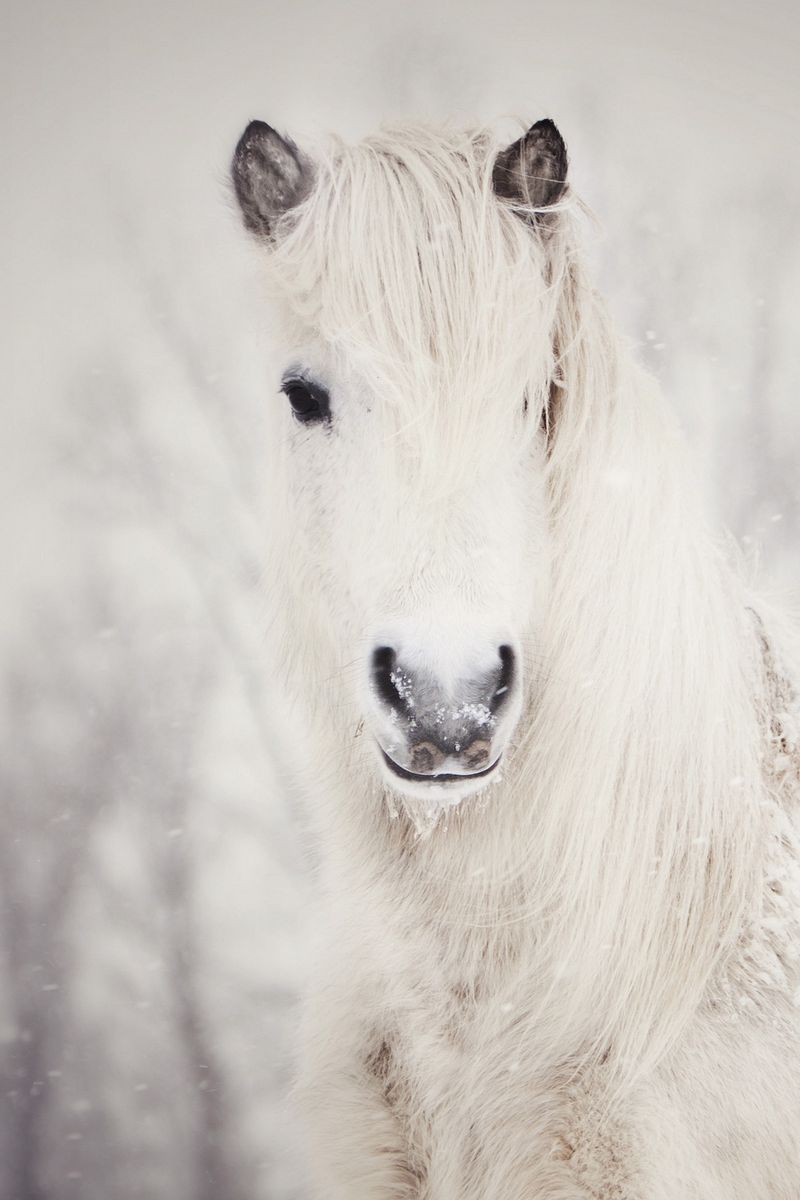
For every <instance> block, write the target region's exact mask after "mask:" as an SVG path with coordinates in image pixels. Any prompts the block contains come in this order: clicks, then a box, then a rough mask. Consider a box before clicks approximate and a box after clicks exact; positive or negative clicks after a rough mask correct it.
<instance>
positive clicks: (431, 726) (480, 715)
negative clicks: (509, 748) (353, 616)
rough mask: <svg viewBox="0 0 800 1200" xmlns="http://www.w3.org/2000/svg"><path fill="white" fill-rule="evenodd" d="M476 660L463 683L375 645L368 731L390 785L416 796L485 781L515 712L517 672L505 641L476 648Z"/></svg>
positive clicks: (514, 656)
mask: <svg viewBox="0 0 800 1200" xmlns="http://www.w3.org/2000/svg"><path fill="white" fill-rule="evenodd" d="M487 651H488V653H487ZM481 658H482V660H483V663H484V665H483V667H482V668H481V669H480V670H478V671H475V672H474V673H471V674H470V675H469V676H468V677H467V678H464V677H463V674H462V675H461V676H456V678H452V675H451V677H450V678H444V677H443V674H441V675H439V674H436V673H434V672H433V671H432V670H431V669H430V667H429V666H428V665H427V664H426V663H425V662H424V661H420V660H419V656H416V657H415V656H414V655H413V654H409V653H408V652H400V651H398V649H396V648H395V647H394V646H392V645H388V644H381V645H377V646H375V648H374V649H373V651H372V657H371V671H370V682H371V691H372V695H373V700H374V708H375V713H374V717H375V719H374V726H375V730H376V740H377V742H378V747H379V750H380V753H381V758H382V761H383V764H384V767H385V769H386V771H387V772H388V774H389V776H390V778H391V782H392V784H393V786H395V787H399V788H400V789H401V790H406V791H411V792H413V793H414V794H420V793H421V791H428V790H429V788H430V785H432V784H436V785H440V786H441V785H448V786H449V788H450V789H452V790H456V791H458V790H460V791H463V790H464V789H465V787H467V785H472V784H477V783H479V782H482V781H484V780H485V781H487V782H488V779H489V777H490V776H491V775H492V773H493V772H494V770H495V769H496V767H497V765H498V763H499V761H500V757H501V755H502V752H503V747H504V746H505V744H506V742H507V740H508V736H509V734H510V731H511V728H512V727H513V724H514V723H515V717H516V715H517V713H518V705H517V703H516V698H517V692H518V686H519V685H518V678H517V677H518V673H519V672H518V668H517V661H518V656H517V654H516V653H515V651H514V649H513V648H512V646H511V645H510V644H508V643H503V644H501V645H497V646H492V647H491V648H489V647H485V648H483V653H482V655H481ZM468 790H470V791H472V790H474V787H472V786H469V787H468Z"/></svg>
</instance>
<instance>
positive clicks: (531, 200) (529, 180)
mask: <svg viewBox="0 0 800 1200" xmlns="http://www.w3.org/2000/svg"><path fill="white" fill-rule="evenodd" d="M492 184H493V186H494V190H495V192H496V194H497V195H498V196H501V197H502V198H503V199H504V200H510V201H512V203H514V204H519V205H521V206H522V207H524V208H526V209H536V210H538V209H546V208H549V207H550V206H551V205H553V204H556V203H558V201H559V200H560V199H561V197H562V196H563V195H564V192H565V191H566V186H567V147H566V146H565V145H564V139H563V138H562V136H561V134H560V133H559V132H558V129H557V128H556V126H555V125H554V124H553V122H552V121H550V120H544V121H537V122H536V124H535V125H531V127H530V129H529V130H528V132H527V133H526V134H524V135H523V136H522V137H521V138H520V139H519V140H518V141H516V142H514V143H513V145H511V146H508V147H507V149H505V150H501V151H500V153H499V154H498V156H497V158H496V159H495V163H494V170H493V172H492ZM526 215H527V214H526ZM531 215H532V216H535V213H532V214H531ZM544 215H545V214H542V216H544ZM539 219H541V217H540V218H539Z"/></svg>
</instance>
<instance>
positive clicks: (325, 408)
mask: <svg viewBox="0 0 800 1200" xmlns="http://www.w3.org/2000/svg"><path fill="white" fill-rule="evenodd" d="M281 391H282V392H283V393H284V395H285V396H286V397H287V398H288V400H289V403H290V404H291V406H292V412H293V413H294V415H295V417H296V418H297V420H298V421H301V422H302V423H303V424H304V425H312V424H314V423H315V422H316V421H327V420H329V419H330V415H331V409H330V401H329V399H328V393H327V392H326V391H325V389H324V388H321V387H320V386H319V384H316V383H311V382H310V381H309V380H306V379H287V380H285V381H284V383H283V385H282V387H281Z"/></svg>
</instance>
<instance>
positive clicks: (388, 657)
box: [372, 646, 400, 709]
mask: <svg viewBox="0 0 800 1200" xmlns="http://www.w3.org/2000/svg"><path fill="white" fill-rule="evenodd" d="M396 678H397V654H396V653H395V651H394V650H393V649H392V647H391V646H376V648H375V649H374V650H373V652H372V682H373V685H374V687H375V691H376V692H377V693H378V695H379V696H380V698H381V700H384V701H385V702H386V704H388V705H389V707H390V708H395V709H396V708H398V700H399V698H400V697H399V693H398V689H397V687H396Z"/></svg>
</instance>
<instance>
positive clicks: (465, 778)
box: [376, 743, 503, 808]
mask: <svg viewBox="0 0 800 1200" xmlns="http://www.w3.org/2000/svg"><path fill="white" fill-rule="evenodd" d="M376 747H377V750H378V754H379V756H380V769H381V774H382V776H383V779H384V781H385V783H387V784H388V785H389V787H390V788H391V789H392V791H393V792H395V793H397V794H399V795H401V796H403V797H405V798H406V799H409V800H416V801H420V800H421V801H423V802H424V803H426V804H429V805H437V806H440V807H442V808H452V807H455V805H457V804H460V803H461V801H462V800H466V799H467V797H469V796H474V795H475V794H476V793H477V792H480V791H482V790H483V788H485V787H487V786H488V785H489V784H490V783H496V782H497V781H498V780H499V779H500V776H501V769H500V767H501V760H502V757H503V755H502V752H501V753H500V754H498V756H497V757H496V758H495V760H494V761H493V762H492V763H490V764H489V766H488V767H484V768H483V770H480V771H473V772H471V773H464V772H455V771H453V772H451V771H447V770H443V771H441V772H439V773H434V774H430V775H419V774H415V773H414V772H412V771H409V770H406V769H405V768H404V767H401V766H400V765H399V763H396V762H395V761H394V760H393V759H392V758H391V756H390V755H389V754H388V753H387V752H386V751H385V750H384V749H383V747H382V746H381V745H380V743H376Z"/></svg>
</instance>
